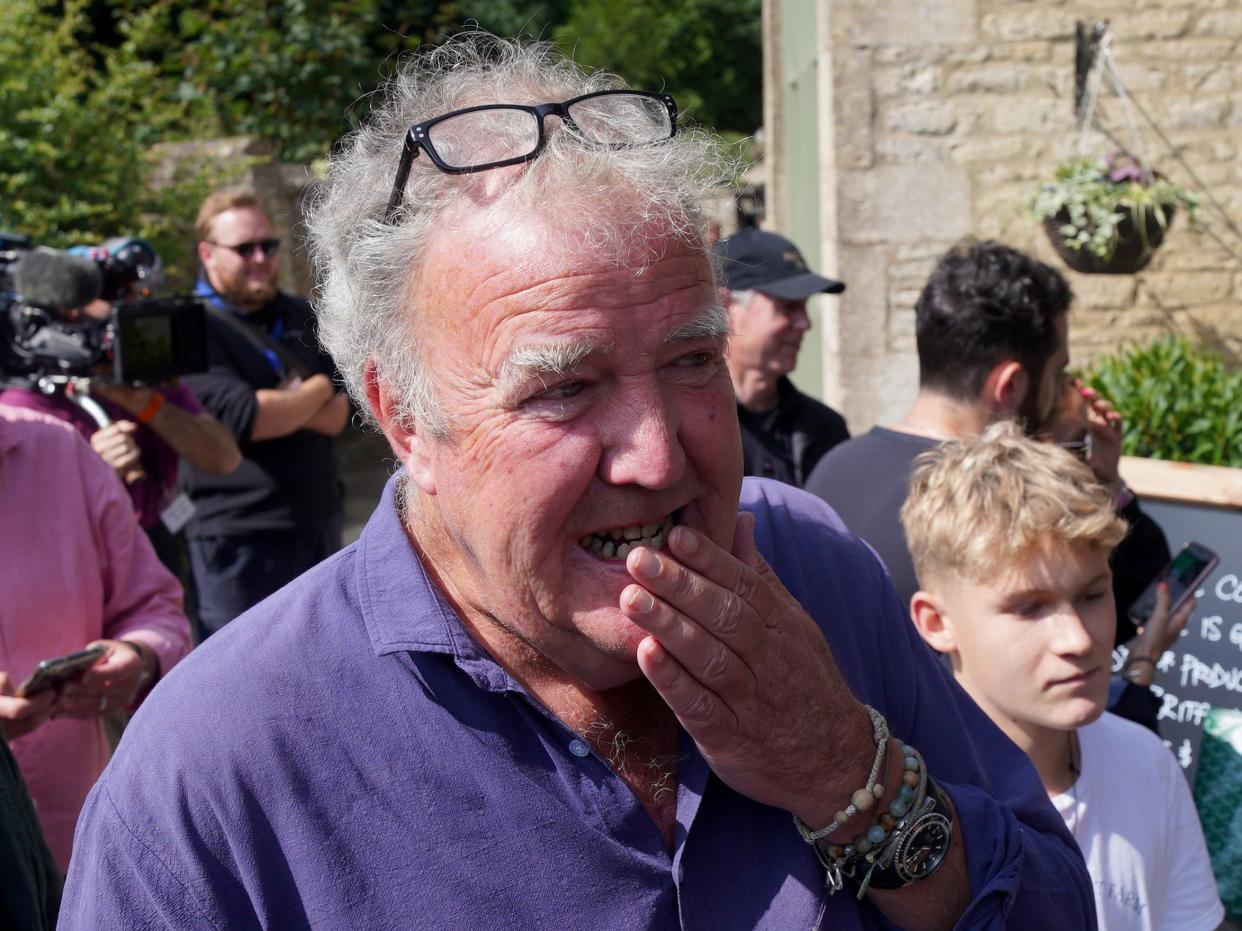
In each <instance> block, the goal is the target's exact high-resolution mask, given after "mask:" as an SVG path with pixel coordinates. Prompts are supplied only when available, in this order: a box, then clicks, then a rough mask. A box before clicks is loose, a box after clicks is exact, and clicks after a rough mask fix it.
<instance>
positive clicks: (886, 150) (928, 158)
mask: <svg viewBox="0 0 1242 931" xmlns="http://www.w3.org/2000/svg"><path fill="white" fill-rule="evenodd" d="M945 160H946V154H945V143H944V140H943V139H940V138H934V137H931V136H914V137H911V136H881V137H880V138H879V139H877V140H876V141H875V161H876V164H880V165H913V164H922V163H926V162H943V161H945Z"/></svg>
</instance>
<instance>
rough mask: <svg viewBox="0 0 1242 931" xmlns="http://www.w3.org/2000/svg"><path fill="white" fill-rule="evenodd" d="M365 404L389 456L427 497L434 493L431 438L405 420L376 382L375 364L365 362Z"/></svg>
mask: <svg viewBox="0 0 1242 931" xmlns="http://www.w3.org/2000/svg"><path fill="white" fill-rule="evenodd" d="M364 381H365V383H366V392H367V404H368V405H369V406H370V408H371V414H372V416H373V417H374V418H375V422H376V423H378V424H379V427H380V429H381V430H382V431H383V432H384V437H385V438H386V439H387V440H388V445H389V446H391V447H392V451H393V454H394V455H395V456H396V457H397V458H398V459H399V460H400V461H401V464H402V465H403V466H405V470H406V471H407V472H408V473H409V474H410V478H411V480H412V481H413V482H414V484H415V485H416V486H418V488H419V489H420V490H421V491H423V492H425V493H426V494H429V495H434V494H435V493H436V482H435V468H434V457H433V456H432V455H431V447H430V443H431V442H433V440H432V438H431V437H430V436H429V435H428V434H427V431H425V430H422V429H420V428H419V427H418V426H417V425H415V424H414V423H413V422H412V419H411V418H410V417H408V416H406V415H405V414H404V413H403V412H402V410H401V405H400V403H399V401H398V398H397V396H396V395H395V394H394V393H393V392H391V391H390V390H389V388H388V385H387V384H385V383H384V382H383V381H381V380H380V378H379V377H378V375H377V373H376V370H375V360H374V359H368V360H367V367H366V373H365V375H364Z"/></svg>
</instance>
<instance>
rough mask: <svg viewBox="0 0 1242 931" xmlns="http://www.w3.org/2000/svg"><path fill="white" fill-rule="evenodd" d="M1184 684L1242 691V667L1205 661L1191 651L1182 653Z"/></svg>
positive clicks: (1182, 677) (1182, 679)
mask: <svg viewBox="0 0 1242 931" xmlns="http://www.w3.org/2000/svg"><path fill="white" fill-rule="evenodd" d="M1181 681H1182V686H1183V687H1185V686H1201V687H1204V688H1209V689H1227V690H1228V691H1230V692H1242V669H1238V668H1237V667H1233V666H1222V665H1221V664H1220V663H1205V662H1203V661H1202V660H1201V659H1199V658H1198V657H1197V656H1193V655H1192V654H1190V653H1183V654H1182V668H1181Z"/></svg>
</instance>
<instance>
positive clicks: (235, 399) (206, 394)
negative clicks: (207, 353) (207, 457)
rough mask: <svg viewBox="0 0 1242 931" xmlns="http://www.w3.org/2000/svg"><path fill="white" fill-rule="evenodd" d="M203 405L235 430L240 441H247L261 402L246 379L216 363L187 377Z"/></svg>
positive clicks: (235, 435)
mask: <svg viewBox="0 0 1242 931" xmlns="http://www.w3.org/2000/svg"><path fill="white" fill-rule="evenodd" d="M186 382H187V384H188V385H189V387H190V389H191V390H192V391H193V392H194V394H195V396H196V397H197V398H198V400H199V402H200V403H201V404H202V407H203V408H204V409H205V410H206V411H207V413H209V414H211V415H212V416H213V417H215V418H216V420H218V421H220V423H222V424H224V425H225V426H226V427H228V428H229V430H231V431H232V432H233V436H234V437H236V438H237V440H238V442H247V441H249V439H250V431H251V430H252V429H253V428H254V418H255V415H256V414H257V413H258V411H259V401H258V399H257V398H256V397H255V393H254V388H252V387H251V386H250V385H249V383H248V382H246V380H245V379H243V378H241V377H240V376H239V375H236V374H234V373H233V372H231V371H229V370H228V369H226V368H225V367H224V366H212V368H211V369H209V370H208V371H207V372H206V373H204V374H202V375H191V376H188V377H187V378H186Z"/></svg>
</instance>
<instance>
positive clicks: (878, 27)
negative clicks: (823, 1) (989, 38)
mask: <svg viewBox="0 0 1242 931" xmlns="http://www.w3.org/2000/svg"><path fill="white" fill-rule="evenodd" d="M841 14H842V17H841V18H842V20H843V21H844V27H845V34H846V36H847V37H848V40H849V41H850V42H851V43H853V44H858V45H890V44H891V45H911V46H925V45H928V44H945V45H964V44H967V43H971V42H974V41H975V23H976V22H977V21H978V20H977V13H976V11H975V0H954V2H952V3H927V2H926V0H884V2H883V3H866V4H859V5H857V6H849V7H844V8H843V9H842V10H841Z"/></svg>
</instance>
